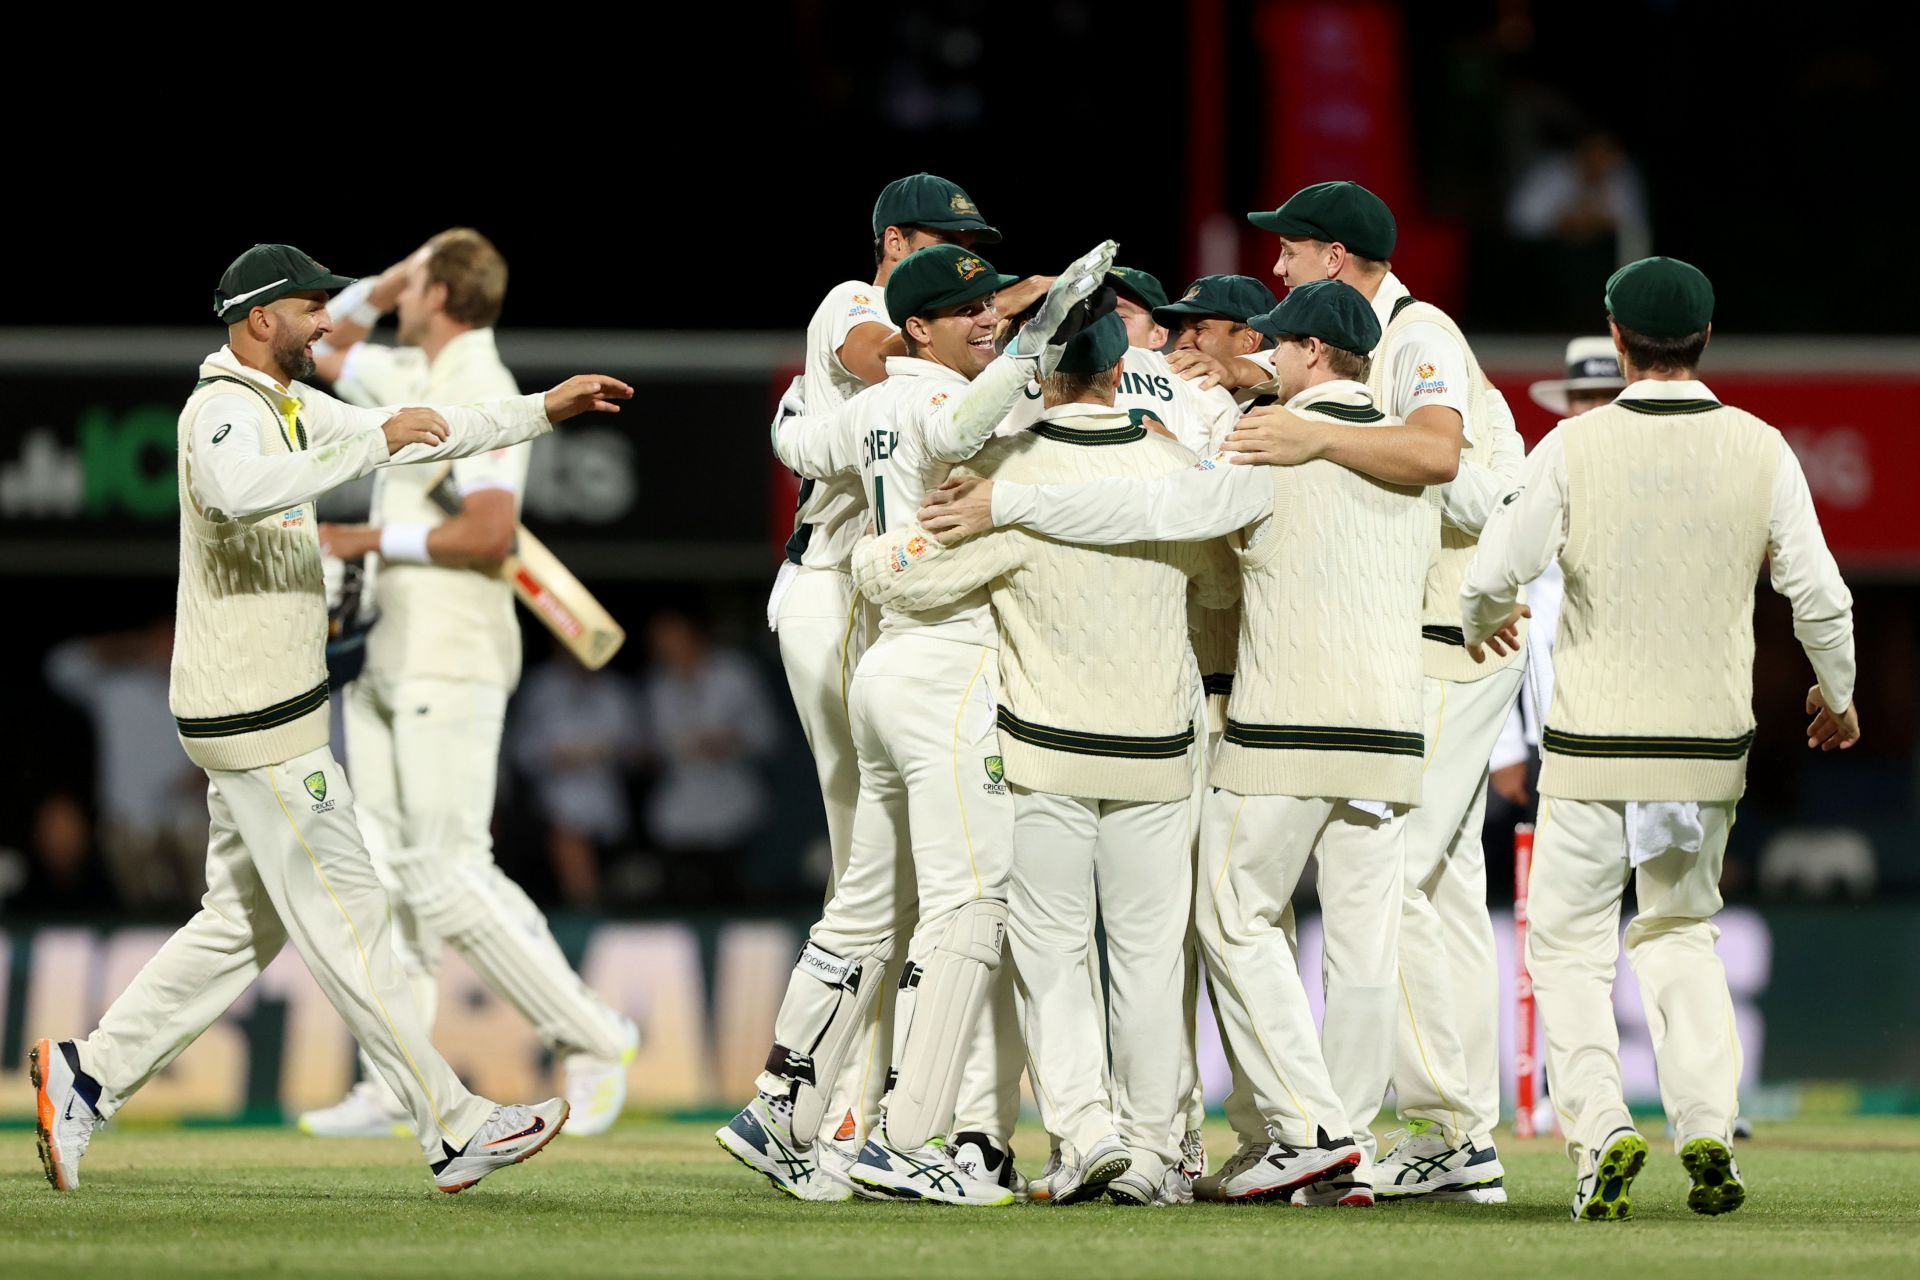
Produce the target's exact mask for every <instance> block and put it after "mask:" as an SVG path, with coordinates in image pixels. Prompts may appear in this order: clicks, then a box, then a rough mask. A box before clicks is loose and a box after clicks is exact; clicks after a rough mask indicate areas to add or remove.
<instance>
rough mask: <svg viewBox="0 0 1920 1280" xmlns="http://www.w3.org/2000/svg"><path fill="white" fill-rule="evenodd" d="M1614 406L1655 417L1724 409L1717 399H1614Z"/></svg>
mask: <svg viewBox="0 0 1920 1280" xmlns="http://www.w3.org/2000/svg"><path fill="white" fill-rule="evenodd" d="M1613 403H1614V405H1615V407H1617V408H1621V409H1631V410H1632V411H1633V412H1635V413H1644V414H1648V415H1651V416H1652V417H1656V418H1667V417H1676V416H1678V415H1680V414H1683V413H1712V412H1713V411H1714V410H1715V409H1724V408H1726V406H1725V405H1723V404H1721V403H1720V402H1719V401H1718V400H1627V399H1620V400H1615V401H1614V402H1613Z"/></svg>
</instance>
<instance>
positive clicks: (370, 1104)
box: [295, 1080, 413, 1138]
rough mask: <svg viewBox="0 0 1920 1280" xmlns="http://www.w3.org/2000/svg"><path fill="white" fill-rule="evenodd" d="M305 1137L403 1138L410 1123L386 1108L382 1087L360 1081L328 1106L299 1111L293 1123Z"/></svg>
mask: <svg viewBox="0 0 1920 1280" xmlns="http://www.w3.org/2000/svg"><path fill="white" fill-rule="evenodd" d="M295 1127H297V1128H298V1129H299V1130H300V1132H302V1133H304V1134H306V1135H307V1136H308V1137H309V1138H407V1137H412V1136H413V1126H412V1125H411V1124H410V1123H408V1121H407V1118H406V1117H405V1116H402V1115H395V1114H394V1113H393V1112H391V1111H389V1110H387V1096H386V1090H384V1089H382V1088H381V1087H380V1086H379V1085H377V1084H375V1083H374V1082H373V1081H371V1080H362V1081H360V1083H358V1084H356V1085H354V1086H353V1088H351V1089H349V1090H347V1096H346V1097H344V1098H342V1099H340V1101H338V1102H336V1103H334V1104H333V1105H332V1106H330V1107H321V1108H320V1109H319V1110H318V1111H303V1112H301V1113H300V1119H299V1120H298V1121H297V1122H295Z"/></svg>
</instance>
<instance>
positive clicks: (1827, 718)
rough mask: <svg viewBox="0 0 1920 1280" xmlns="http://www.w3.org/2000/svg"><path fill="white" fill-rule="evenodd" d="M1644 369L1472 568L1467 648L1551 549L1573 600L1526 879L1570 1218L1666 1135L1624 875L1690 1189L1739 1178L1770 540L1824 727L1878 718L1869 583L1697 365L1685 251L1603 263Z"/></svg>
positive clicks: (1700, 320)
mask: <svg viewBox="0 0 1920 1280" xmlns="http://www.w3.org/2000/svg"><path fill="white" fill-rule="evenodd" d="M1606 304H1607V314H1608V328H1609V329H1610V331H1611V333H1612V338H1613V343H1614V347H1615V349H1616V350H1617V351H1618V352H1619V353H1620V371H1621V374H1622V376H1623V377H1625V378H1626V380H1627V387H1626V389H1625V390H1624V391H1622V392H1621V393H1620V396H1619V398H1618V399H1617V400H1615V401H1614V402H1613V403H1611V404H1609V405H1605V406H1602V407H1601V408H1598V409H1594V410H1591V411H1589V412H1587V413H1584V414H1581V415H1579V416H1578V417H1575V418H1570V419H1568V420H1567V421H1565V422H1562V423H1561V424H1560V425H1559V426H1557V427H1555V428H1554V429H1553V431H1552V432H1551V433H1549V434H1548V435H1547V437H1546V438H1545V439H1544V440H1542V441H1541V442H1540V444H1539V446H1538V447H1537V448H1535V450H1534V451H1533V455H1532V456H1531V457H1529V458H1528V459H1527V464H1526V467H1525V470H1524V472H1523V474H1522V477H1521V488H1520V490H1519V492H1518V495H1517V496H1516V498H1515V500H1514V501H1513V502H1512V504H1511V505H1509V506H1507V507H1505V508H1504V509H1503V510H1502V511H1501V512H1500V513H1499V514H1498V515H1497V516H1496V517H1495V518H1494V519H1493V520H1492V521H1491V522H1489V524H1488V525H1487V530H1486V536H1485V540H1484V541H1483V543H1482V545H1481V548H1480V551H1479V552H1478V554H1477V555H1476V556H1475V558H1474V560H1473V563H1472V565H1471V566H1470V568H1469V571H1468V573H1467V576H1466V580H1465V582H1464V584H1463V586H1462V588H1461V592H1460V603H1461V610H1462V616H1463V621H1464V625H1465V633H1466V638H1467V641H1468V643H1469V646H1470V648H1469V654H1470V655H1471V657H1472V658H1474V659H1476V660H1477V659H1478V658H1479V657H1480V656H1482V652H1483V651H1482V647H1481V646H1482V645H1483V644H1485V645H1486V647H1487V648H1489V649H1491V650H1493V652H1495V653H1496V654H1497V653H1500V652H1502V651H1503V650H1504V649H1506V648H1508V647H1510V646H1508V645H1506V644H1505V642H1504V641H1499V640H1493V641H1489V640H1488V637H1489V634H1490V633H1491V632H1493V631H1494V630H1495V628H1497V627H1500V626H1503V625H1506V623H1507V622H1508V621H1509V620H1510V619H1513V618H1516V617H1518V616H1519V615H1520V614H1522V613H1524V612H1525V606H1524V605H1520V604H1517V603H1516V593H1517V591H1518V588H1519V584H1521V583H1523V582H1526V581H1529V580H1531V579H1532V578H1534V577H1536V576H1538V575H1539V573H1540V572H1541V570H1543V569H1545V568H1546V566H1547V565H1548V564H1549V563H1551V562H1552V561H1553V559H1554V557H1555V556H1556V555H1557V556H1558V557H1559V559H1560V563H1561V566H1562V568H1563V569H1564V570H1565V573H1566V584H1567V585H1566V602H1565V605H1564V610H1563V612H1562V613H1561V615H1560V626H1559V638H1558V641H1557V644H1556V647H1555V650H1554V673H1555V679H1554V688H1553V704H1552V707H1551V709H1550V710H1549V711H1548V713H1547V727H1546V730H1545V732H1544V733H1543V734H1542V735H1541V736H1542V740H1543V741H1542V745H1543V748H1544V751H1543V755H1544V764H1543V766H1542V769H1541V774H1540V794H1541V803H1540V823H1539V828H1538V830H1537V832H1536V834H1535V845H1534V862H1533V876H1532V880H1531V882H1530V883H1529V886H1528V913H1529V918H1528V937H1527V968H1528V971H1529V972H1530V973H1531V974H1532V975H1533V989H1534V994H1535V996H1536V997H1537V998H1538V1000H1539V1003H1540V1014H1541V1020H1542V1021H1543V1023H1544V1024H1545V1026H1546V1032H1547V1072H1548V1077H1549V1079H1551V1080H1552V1082H1553V1103H1554V1109H1555V1111H1557V1112H1558V1113H1559V1116H1560V1127H1561V1130H1562V1132H1564V1133H1565V1134H1566V1137H1567V1149H1568V1153H1569V1154H1570V1155H1571V1156H1572V1157H1573V1159H1574V1162H1575V1166H1576V1178H1575V1184H1574V1196H1573V1216H1574V1217H1575V1218H1576V1219H1581V1220H1585V1221H1608V1220H1619V1219H1623V1218H1627V1217H1630V1216H1631V1215H1632V1212H1633V1203H1632V1199H1631V1192H1632V1184H1633V1179H1634V1177H1635V1175H1637V1174H1638V1173H1639V1172H1640V1170H1641V1169H1642V1167H1643V1166H1644V1165H1645V1163H1646V1159H1647V1143H1646V1140H1645V1139H1644V1138H1642V1137H1641V1136H1640V1135H1639V1134H1638V1133H1637V1132H1635V1131H1634V1128H1633V1119H1632V1117H1631V1116H1630V1115H1629V1114H1628V1111H1627V1106H1626V1100H1625V1097H1624V1095H1623V1094H1622V1091H1621V1084H1620V1056H1619V1032H1618V1029H1617V1028H1616V1027H1615V1025H1614V1020H1613V1003H1612V987H1613V977H1614V968H1615V965H1616V963H1617V960H1618V948H1619V941H1618V939H1619V932H1618V930H1619V922H1620V898H1621V894H1622V892H1623V891H1624V890H1625V888H1626V884H1627V880H1628V879H1629V877H1631V878H1632V879H1633V880H1634V892H1635V897H1636V899H1637V900H1638V903H1639V915H1638V916H1637V917H1635V919H1634V921H1633V923H1632V924H1630V925H1628V926H1627V931H1626V953H1627V960H1628V962H1629V963H1630V964H1631V965H1632V966H1633V970H1634V973H1635V975H1636V976H1637V977H1638V978H1639V980H1640V990H1641V996H1642V1000H1643V1002H1644V1003H1645V1005H1646V1009H1647V1024H1648V1027H1649V1029H1650V1030H1651V1031H1652V1033H1653V1050H1654V1058H1655V1061H1656V1062H1657V1063H1658V1065H1659V1069H1660V1097H1661V1101H1662V1103H1663V1104H1664V1106H1665V1108H1666V1112H1667V1117H1668V1119H1669V1120H1670V1121H1671V1122H1672V1124H1673V1128H1674V1149H1675V1150H1676V1151H1677V1152H1678V1153H1679V1155H1680V1159H1681V1163H1682V1164H1683V1165H1684V1166H1685V1167H1686V1170H1687V1175H1688V1177H1689V1178H1690V1179H1691V1180H1692V1188H1691V1190H1690V1191H1689V1192H1688V1194H1687V1205H1688V1207H1689V1208H1691V1209H1693V1210H1694V1211H1695V1212H1696V1213H1707V1214H1716V1213H1728V1212H1731V1211H1732V1210H1734V1209H1737V1208H1739V1207H1740V1205H1741V1203H1742V1201H1744V1200H1745V1198H1746V1188H1745V1186H1744V1184H1743V1183H1742V1181H1741V1178H1740V1171H1739V1167H1738V1166H1737V1165H1736V1164H1735V1163H1734V1159H1733V1123H1734V1120H1735V1117H1736V1115H1737V1114H1738V1110H1739V1102H1738V1096H1737V1095H1738V1089H1739V1083H1740V1042H1739V1038H1738V1034H1737V1032H1736V1030H1735V1027H1734V1019H1733V1000H1732V997H1731V996H1730V995H1729V994H1728V991H1727V977H1726V971H1725V969H1724V968H1722V966H1721V963H1720V959H1719V957H1718V956H1717V955H1716V954H1715V952H1714V946H1713V944H1714V938H1715V937H1716V936H1717V933H1718V931H1717V930H1716V929H1715V928H1714V925H1713V917H1714V915H1715V914H1716V913H1717V912H1718V911H1719V910H1720V905H1721V901H1720V867H1721V861H1722V858H1723V856H1724V854H1725V852H1726V843H1727V832H1728V829H1729V828H1730V827H1731V826H1732V825H1733V809H1734V804H1735V802H1736V801H1737V800H1738V799H1739V797H1740V793H1741V791H1742V790H1743V789H1744V787H1745V785H1746V767H1747V749H1748V747H1749V746H1750V745H1751V743H1752V741H1753V731H1754V718H1753V708H1752V703H1753V591H1754V579H1755V577H1756V576H1757V575H1758V574H1759V572H1760V567H1761V565H1762V563H1763V562H1770V563H1771V565H1772V576H1773V588H1774V590H1775V591H1778V592H1780V593H1781V594H1782V595H1784V596H1786V597H1787V598H1788V599H1789V600H1790V601H1792V604H1793V620H1794V635H1795V636H1796V637H1797V638H1798V639H1799V641H1800V645H1801V647H1802V648H1803V649H1805V650H1806V654H1807V659H1808V661H1809V662H1810V663H1811V664H1812V666H1813V670H1814V674H1815V676H1816V677H1817V679H1818V683H1817V684H1815V685H1814V686H1813V688H1811V689H1810V690H1808V691H1807V703H1806V708H1807V711H1808V712H1809V713H1810V714H1812V715H1813V717H1814V719H1813V722H1812V723H1811V724H1810V725H1809V726H1808V728H1807V745H1808V746H1809V747H1818V748H1819V749H1821V750H1823V751H1831V750H1833V749H1835V748H1836V747H1837V748H1840V749H1842V750H1845V749H1846V748H1848V747H1851V746H1853V744H1854V743H1856V742H1858V741H1859V739H1860V717H1859V711H1858V709H1857V708H1856V707H1855V706H1854V701H1853V686H1854V653H1853V597H1852V596H1851V594H1850V593H1849V592H1848V591H1847V587H1846V584H1845V583H1844V582H1842V581H1841V578H1840V571H1839V569H1838V568H1837V567H1836V566H1835V565H1834V562H1833V556H1832V554H1831V553H1830V552H1829V551H1828V550H1827V544H1826V539H1825V538H1824V537H1822V536H1821V533H1820V522H1819V519H1818V517H1817V516H1816V515H1815V514H1814V509H1813V499H1812V497H1811V496H1810V495H1809V493H1808V491H1807V481H1806V477H1805V475H1804V474H1803V473H1802V471H1801V469H1800V464H1799V462H1798V461H1797V460H1796V459H1795V458H1794V455H1793V450H1792V449H1791V448H1789V447H1788V445H1787V442H1786V440H1785V438H1784V437H1782V436H1781V434H1780V433H1779V432H1778V431H1776V430H1775V429H1774V428H1772V427H1770V426H1768V425H1767V424H1766V423H1764V422H1762V421H1761V420H1760V419H1758V418H1756V417H1754V416H1753V415H1752V414H1750V413H1746V412H1744V411H1743V410H1740V409H1736V408H1733V407H1732V406H1730V405H1724V404H1722V403H1720V401H1719V400H1718V399H1716V398H1715V396H1714V394H1713V392H1712V390H1711V389H1709V388H1708V387H1707V385H1706V384H1705V383H1703V382H1700V381H1699V380H1698V379H1697V378H1696V377H1695V371H1696V369H1697V368H1698V367H1699V364H1700V359H1701V356H1702V354H1703V353H1704V352H1705V350H1706V346H1707V342H1708V340H1709V339H1710V338H1711V337H1712V333H1713V325H1712V321H1713V286H1712V285H1711V284H1710V283H1709V282H1708V280H1707V277H1706V276H1704V275H1703V274H1701V273H1700V271H1698V270H1697V269H1696V268H1694V267H1692V266H1689V265H1688V264H1686V263H1684V262H1679V261H1676V260H1674V259H1671V258H1646V259H1642V260H1641V261H1639V262H1635V263H1630V264H1629V265H1627V266H1625V267H1622V268H1621V269H1620V270H1619V271H1617V272H1615V273H1614V275H1613V277H1612V278H1611V279H1610V280H1608V281H1607V290H1606Z"/></svg>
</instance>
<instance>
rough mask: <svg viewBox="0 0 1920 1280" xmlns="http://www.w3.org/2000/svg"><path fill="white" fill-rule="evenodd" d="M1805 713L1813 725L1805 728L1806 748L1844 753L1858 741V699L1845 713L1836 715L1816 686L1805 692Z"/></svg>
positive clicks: (1851, 703)
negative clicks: (1811, 717)
mask: <svg viewBox="0 0 1920 1280" xmlns="http://www.w3.org/2000/svg"><path fill="white" fill-rule="evenodd" d="M1807 712H1808V714H1809V715H1812V716H1813V723H1812V724H1810V725H1808V726H1807V746H1808V747H1813V748H1818V749H1819V750H1821V751H1832V750H1834V749H1835V748H1836V747H1837V748H1839V749H1840V750H1841V751H1845V750H1847V749H1849V748H1850V747H1852V746H1853V744H1854V743H1856V742H1858V741H1860V699H1858V698H1855V699H1854V700H1853V701H1852V702H1850V703H1848V704H1847V709H1846V710H1845V711H1842V712H1839V713H1837V714H1836V713H1835V712H1834V711H1833V710H1832V709H1831V708H1830V707H1828V706H1827V695H1826V694H1824V693H1822V692H1821V691H1820V686H1819V685H1817V684H1816V685H1815V686H1813V688H1811V689H1809V690H1807Z"/></svg>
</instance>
